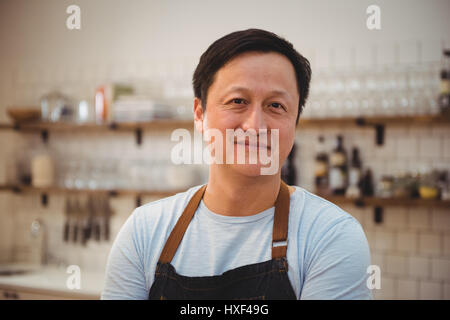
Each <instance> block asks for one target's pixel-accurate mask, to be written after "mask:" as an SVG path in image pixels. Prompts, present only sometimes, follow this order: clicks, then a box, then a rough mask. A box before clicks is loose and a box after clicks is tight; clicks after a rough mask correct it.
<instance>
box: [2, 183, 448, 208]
mask: <svg viewBox="0 0 450 320" xmlns="http://www.w3.org/2000/svg"><path fill="white" fill-rule="evenodd" d="M186 189H187V188H186ZM2 190H3V191H7V190H10V191H13V192H25V193H37V194H47V195H48V194H99V195H100V194H104V195H110V196H132V197H143V196H150V197H159V198H164V197H170V196H172V195H174V194H176V193H180V192H184V191H186V190H167V191H157V190H132V189H113V190H106V189H95V190H94V189H67V188H63V187H49V188H37V187H32V186H24V185H2V186H0V191H2ZM315 194H316V195H318V196H320V197H322V198H324V199H326V200H328V201H330V202H332V203H335V204H337V205H343V204H353V205H356V206H371V207H385V206H405V207H429V208H436V207H443V208H450V200H438V199H433V200H431V199H430V200H428V199H410V198H378V197H363V198H358V199H351V198H347V197H345V196H335V195H324V194H320V193H315Z"/></svg>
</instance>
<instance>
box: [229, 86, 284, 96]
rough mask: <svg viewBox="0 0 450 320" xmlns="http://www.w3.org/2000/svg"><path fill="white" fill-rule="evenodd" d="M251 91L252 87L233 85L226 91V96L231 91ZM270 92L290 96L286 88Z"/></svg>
mask: <svg viewBox="0 0 450 320" xmlns="http://www.w3.org/2000/svg"><path fill="white" fill-rule="evenodd" d="M249 91H250V89H248V88H246V87H241V86H232V87H230V88H229V89H228V90H226V91H225V93H224V96H225V95H227V94H229V93H231V92H249ZM269 93H270V94H273V95H279V96H285V97H287V98H289V94H288V93H287V92H286V91H284V90H279V89H273V90H271V91H270V92H269Z"/></svg>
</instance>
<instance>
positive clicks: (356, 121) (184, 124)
mask: <svg viewBox="0 0 450 320" xmlns="http://www.w3.org/2000/svg"><path fill="white" fill-rule="evenodd" d="M411 124H414V125H435V124H436V125H450V117H448V116H443V115H436V116H376V117H342V118H300V120H299V124H298V126H297V129H298V130H301V129H303V128H309V127H321V126H324V127H327V126H330V125H338V126H375V125H411ZM177 128H186V129H193V128H194V121H193V120H173V119H161V120H154V121H151V122H128V123H118V122H112V123H105V124H95V123H84V124H76V123H63V122H58V123H52V122H24V123H20V124H14V123H3V124H0V129H16V130H23V131H42V130H52V131H53V130H55V131H63V130H66V131H72V130H80V131H85V130H108V129H113V130H124V131H132V130H136V129H141V130H173V129H177Z"/></svg>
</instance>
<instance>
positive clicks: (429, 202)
mask: <svg viewBox="0 0 450 320" xmlns="http://www.w3.org/2000/svg"><path fill="white" fill-rule="evenodd" d="M317 195H318V196H320V197H322V198H324V199H327V200H328V201H330V202H333V203H336V204H338V205H340V204H354V205H356V206H373V207H383V206H404V207H429V208H449V207H450V200H439V199H420V198H380V197H362V198H357V199H352V198H348V197H345V196H336V195H323V194H317Z"/></svg>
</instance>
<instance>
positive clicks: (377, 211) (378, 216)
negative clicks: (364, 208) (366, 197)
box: [373, 206, 383, 224]
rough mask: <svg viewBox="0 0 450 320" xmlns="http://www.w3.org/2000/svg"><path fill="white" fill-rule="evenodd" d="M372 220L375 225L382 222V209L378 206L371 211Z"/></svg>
mask: <svg viewBox="0 0 450 320" xmlns="http://www.w3.org/2000/svg"><path fill="white" fill-rule="evenodd" d="M373 219H374V221H375V223H377V224H380V223H382V222H383V208H382V207H380V206H375V208H374V209H373Z"/></svg>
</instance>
